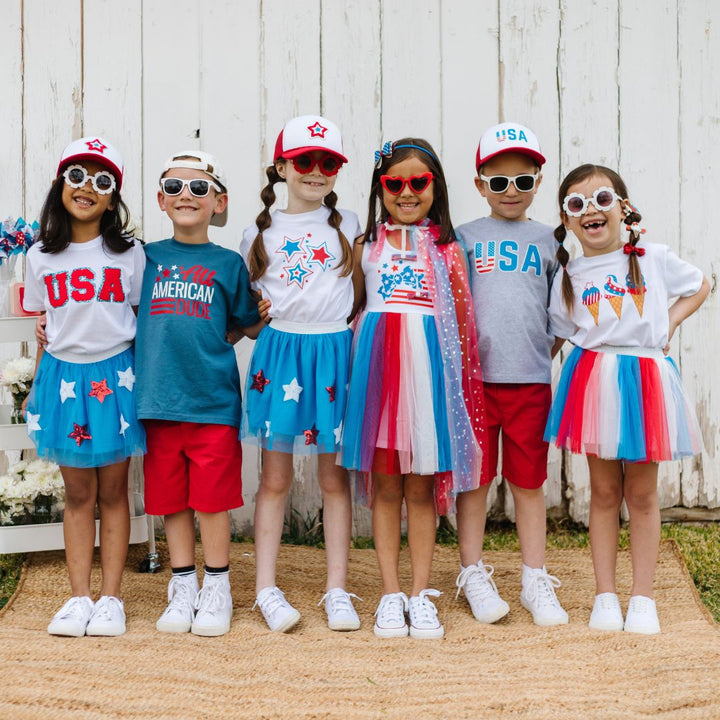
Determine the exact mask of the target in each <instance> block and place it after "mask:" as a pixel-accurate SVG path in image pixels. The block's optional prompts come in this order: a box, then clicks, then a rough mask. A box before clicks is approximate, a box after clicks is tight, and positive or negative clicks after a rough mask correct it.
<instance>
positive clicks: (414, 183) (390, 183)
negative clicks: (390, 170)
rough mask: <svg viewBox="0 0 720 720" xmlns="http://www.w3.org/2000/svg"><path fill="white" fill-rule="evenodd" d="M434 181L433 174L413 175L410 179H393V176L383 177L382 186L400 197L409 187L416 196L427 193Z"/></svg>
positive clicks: (381, 179) (381, 178)
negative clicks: (405, 188) (428, 187)
mask: <svg viewBox="0 0 720 720" xmlns="http://www.w3.org/2000/svg"><path fill="white" fill-rule="evenodd" d="M432 181H433V174H432V173H431V172H426V173H423V174H422V175H411V176H410V177H393V176H392V175H381V176H380V182H381V183H382V186H383V187H384V188H385V189H386V190H387V191H388V192H389V193H390V194H391V195H399V194H400V193H401V192H402V191H403V189H404V187H405V186H406V185H407V186H408V187H409V188H410V191H411V192H413V193H415V195H420V193H422V192H425V190H426V189H427V186H428V185H429V184H430V183H431V182H432Z"/></svg>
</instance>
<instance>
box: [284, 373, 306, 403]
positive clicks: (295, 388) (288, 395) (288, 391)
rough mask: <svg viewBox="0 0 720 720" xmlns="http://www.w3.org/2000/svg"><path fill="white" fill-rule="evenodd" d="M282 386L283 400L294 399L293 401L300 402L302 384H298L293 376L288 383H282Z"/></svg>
mask: <svg viewBox="0 0 720 720" xmlns="http://www.w3.org/2000/svg"><path fill="white" fill-rule="evenodd" d="M282 388H283V390H284V391H285V397H284V398H283V400H285V401H287V400H294V401H295V402H300V393H301V392H302V390H303V389H302V385H298V381H297V378H293V379H292V382H291V383H290V384H289V385H283V386H282Z"/></svg>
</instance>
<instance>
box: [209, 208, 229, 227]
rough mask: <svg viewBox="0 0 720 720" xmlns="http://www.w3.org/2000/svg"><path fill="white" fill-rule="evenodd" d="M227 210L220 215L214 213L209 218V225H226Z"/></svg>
mask: <svg viewBox="0 0 720 720" xmlns="http://www.w3.org/2000/svg"><path fill="white" fill-rule="evenodd" d="M227 214H228V211H227V208H225V209H224V210H223V211H222V212H221V213H215V214H214V215H213V216H212V217H211V218H210V224H211V225H213V226H214V227H225V224H226V223H227Z"/></svg>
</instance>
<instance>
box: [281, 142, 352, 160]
mask: <svg viewBox="0 0 720 720" xmlns="http://www.w3.org/2000/svg"><path fill="white" fill-rule="evenodd" d="M314 150H320V152H326V153H328V155H334V156H335V157H337V158H340V160H342V161H343V162H344V163H346V162H347V161H348V159H347V158H346V157H345V156H344V155H341V154H340V153H339V152H335V151H334V150H330V149H329V148H326V147H322V146H318V145H306V146H305V147H300V148H293V149H292V150H286V151H285V152H283V153H281V154H280V155H278V157H277V158H276V160H279V159H280V158H285V159H287V160H292V158H294V157H297V156H298V155H302V154H303V153H306V152H313V151H314Z"/></svg>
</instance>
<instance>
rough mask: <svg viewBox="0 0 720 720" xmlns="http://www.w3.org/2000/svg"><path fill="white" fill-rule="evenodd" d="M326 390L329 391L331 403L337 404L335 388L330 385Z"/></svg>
mask: <svg viewBox="0 0 720 720" xmlns="http://www.w3.org/2000/svg"><path fill="white" fill-rule="evenodd" d="M325 389H326V390H327V391H328V395H329V396H330V402H335V386H334V385H328V387H326V388H325Z"/></svg>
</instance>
